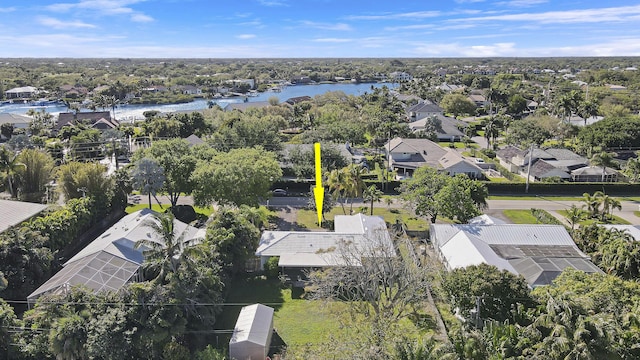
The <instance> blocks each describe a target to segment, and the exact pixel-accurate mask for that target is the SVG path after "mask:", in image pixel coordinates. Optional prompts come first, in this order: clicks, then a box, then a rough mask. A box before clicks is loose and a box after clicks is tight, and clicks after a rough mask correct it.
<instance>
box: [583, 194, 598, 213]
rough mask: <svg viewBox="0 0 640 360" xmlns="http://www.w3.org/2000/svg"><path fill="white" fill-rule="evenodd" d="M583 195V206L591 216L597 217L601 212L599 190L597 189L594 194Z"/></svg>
mask: <svg viewBox="0 0 640 360" xmlns="http://www.w3.org/2000/svg"><path fill="white" fill-rule="evenodd" d="M600 193H602V192H600ZM582 197H583V199H582V202H583V203H584V205H583V206H582V207H583V208H586V209H587V212H588V213H589V217H591V218H597V217H598V214H599V212H600V210H599V209H600V196H599V194H598V191H596V192H595V193H594V194H593V195H591V194H589V193H584V194H582Z"/></svg>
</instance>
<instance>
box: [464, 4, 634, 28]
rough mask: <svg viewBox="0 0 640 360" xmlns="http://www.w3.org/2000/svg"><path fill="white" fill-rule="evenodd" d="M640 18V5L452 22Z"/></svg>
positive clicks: (552, 22)
mask: <svg viewBox="0 0 640 360" xmlns="http://www.w3.org/2000/svg"><path fill="white" fill-rule="evenodd" d="M638 16H640V5H636V6H621V7H610V8H600V9H578V10H566V11H547V12H541V13H520V14H504V15H494V16H484V17H472V18H461V19H455V20H452V21H465V22H466V21H478V22H482V21H518V22H537V23H541V24H570V23H575V24H578V23H601V22H625V21H627V22H634V21H637V17H638Z"/></svg>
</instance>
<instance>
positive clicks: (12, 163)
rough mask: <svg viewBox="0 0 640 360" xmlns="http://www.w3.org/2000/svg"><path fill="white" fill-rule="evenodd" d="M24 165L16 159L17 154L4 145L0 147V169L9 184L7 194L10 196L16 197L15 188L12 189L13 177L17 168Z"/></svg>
mask: <svg viewBox="0 0 640 360" xmlns="http://www.w3.org/2000/svg"><path fill="white" fill-rule="evenodd" d="M24 166H25V165H24V164H23V163H21V162H19V161H18V154H16V153H14V152H13V151H11V150H9V149H8V148H7V147H6V146H4V145H3V146H2V147H0V171H2V172H4V173H5V175H6V180H7V183H8V184H9V194H10V195H11V197H17V193H16V191H15V190H16V189H14V186H13V185H14V181H13V178H14V176H15V175H16V172H17V170H18V169H19V168H20V167H24Z"/></svg>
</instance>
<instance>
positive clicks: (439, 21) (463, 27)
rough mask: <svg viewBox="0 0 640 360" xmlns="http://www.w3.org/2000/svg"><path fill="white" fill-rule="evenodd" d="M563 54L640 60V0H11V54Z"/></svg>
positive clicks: (0, 47) (4, 8)
mask: <svg viewBox="0 0 640 360" xmlns="http://www.w3.org/2000/svg"><path fill="white" fill-rule="evenodd" d="M25 3H26V4H25ZM555 56H640V1H637V2H634V1H618V0H608V1H600V0H598V1H596V0H581V1H574V0H570V1H552V0H451V1H439V0H420V1H412V0H404V1H388V0H368V1H360V0H355V1H351V0H340V1H335V0H236V1H231V0H226V1H225V0H223V1H219V0H218V1H216V0H66V1H65V0H61V1H50V0H29V1H8V0H2V1H0V57H36V58H39V57H48V58H52V57H72V58H114V57H125V58H320V57H325V58H341V57H365V58H376V57H386V58H402V57H408V58H423V57H429V58H438V57H555Z"/></svg>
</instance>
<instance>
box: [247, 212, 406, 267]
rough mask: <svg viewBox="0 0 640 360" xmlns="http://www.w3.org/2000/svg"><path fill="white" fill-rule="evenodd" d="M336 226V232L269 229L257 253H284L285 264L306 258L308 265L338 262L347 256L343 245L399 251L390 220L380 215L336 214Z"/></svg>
mask: <svg viewBox="0 0 640 360" xmlns="http://www.w3.org/2000/svg"><path fill="white" fill-rule="evenodd" d="M335 228H336V232H319V231H265V232H263V233H262V236H261V238H260V243H259V245H258V249H257V250H256V253H255V254H256V255H257V256H264V257H269V256H280V257H281V259H280V261H281V262H282V264H281V266H285V264H290V265H291V266H305V261H308V262H307V263H306V266H319V264H322V263H323V262H327V266H330V265H332V264H334V265H335V264H337V263H338V262H340V261H342V260H343V259H344V257H345V255H346V254H343V253H342V249H345V246H349V247H350V248H351V249H350V250H349V251H350V252H355V253H363V255H365V254H366V255H375V254H380V255H381V256H388V255H389V254H393V255H395V249H394V247H393V243H392V241H391V237H390V236H389V232H388V231H387V226H386V223H385V222H384V220H383V219H382V218H380V217H377V216H367V215H363V214H357V215H351V216H349V215H341V216H336V218H335ZM322 254H329V255H332V256H325V255H322ZM283 257H284V259H283ZM338 257H341V258H342V259H337V258H338ZM294 258H295V260H294Z"/></svg>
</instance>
